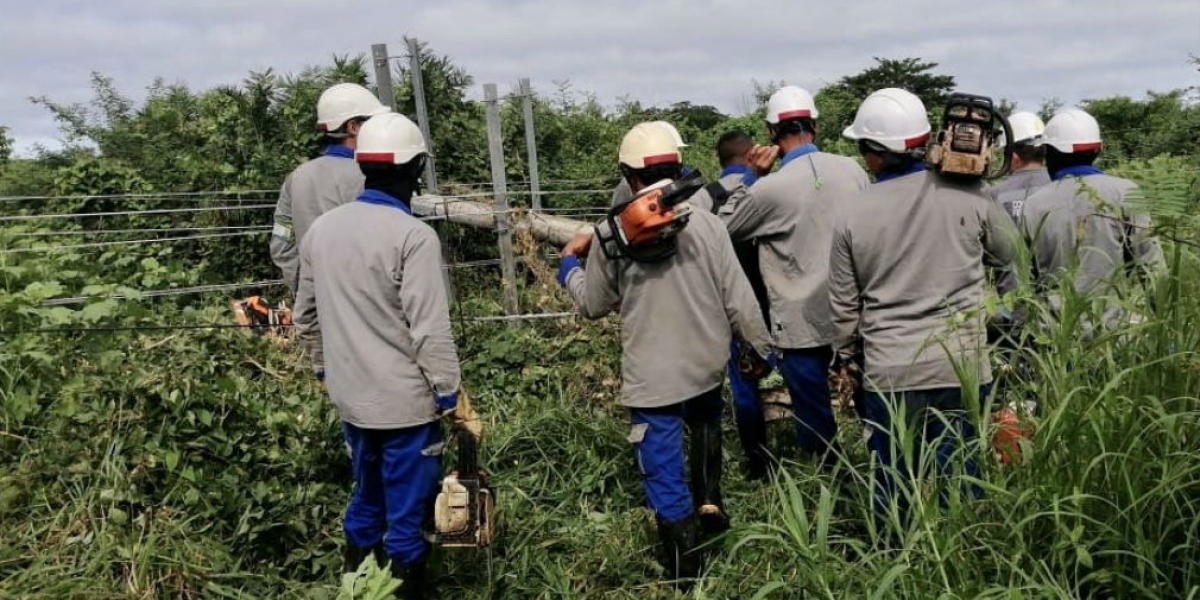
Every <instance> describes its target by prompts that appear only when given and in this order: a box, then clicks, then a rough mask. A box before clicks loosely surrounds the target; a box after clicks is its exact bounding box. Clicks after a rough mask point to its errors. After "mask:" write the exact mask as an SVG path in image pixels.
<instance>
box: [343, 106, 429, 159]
mask: <svg viewBox="0 0 1200 600" xmlns="http://www.w3.org/2000/svg"><path fill="white" fill-rule="evenodd" d="M427 152H428V151H427V150H426V147H425V137H424V136H422V135H421V129H420V128H419V127H417V124H416V123H413V122H412V121H411V120H409V118H408V117H406V116H404V115H401V114H397V113H385V114H382V115H379V116H376V117H372V118H371V120H369V121H367V122H366V123H364V124H363V126H362V129H360V130H359V132H358V149H357V151H355V153H354V159H355V160H357V161H358V162H360V163H376V164H392V165H403V164H407V163H409V162H412V160H413V159H415V158H417V157H419V156H422V155H424V154H426V153H427Z"/></svg>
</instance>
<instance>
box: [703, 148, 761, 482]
mask: <svg viewBox="0 0 1200 600" xmlns="http://www.w3.org/2000/svg"><path fill="white" fill-rule="evenodd" d="M753 147H754V140H753V139H751V137H750V134H748V133H746V132H745V131H741V130H733V131H729V132H726V133H724V134H722V135H721V137H720V138H718V139H717V161H718V162H719V163H720V164H721V176H720V179H719V180H718V181H717V182H714V183H712V184H709V185H708V186H706V187H705V188H704V190H703V192H700V193H697V194H696V196H702V195H707V197H708V201H707V203H708V205H709V210H711V211H712V212H714V213H715V212H717V211H718V210H719V209H720V207H721V205H722V204H723V203H724V202H725V201H726V200H727V199H728V197H729V195H730V194H731V193H732V192H733V190H735V189H736V188H737V187H738V186H739V185H742V184H744V183H745V182H746V181H745V177H746V176H747V175H749V174H750V173H751V167H750V164H749V162H748V156H749V154H750V150H751V149H752V148H753ZM714 196H715V197H716V198H714ZM693 204H698V203H697V202H693ZM733 250H734V252H735V253H736V254H737V259H738V263H739V264H740V265H741V266H742V272H743V273H745V274H746V279H747V280H748V281H749V282H750V288H751V289H753V290H754V297H755V299H756V300H758V306H759V308H760V309H761V311H762V314H763V322H764V323H766V322H770V299H769V298H768V296H767V287H766V284H764V283H763V278H762V271H761V270H760V269H759V264H758V246H756V245H755V243H754V241H753V240H750V241H745V242H738V243H735V244H734V245H733ZM741 355H742V352H741V342H739V341H737V340H734V341H733V344H732V346H731V348H730V353H729V356H730V358H729V367H728V368H727V369H726V371H727V372H728V374H729V390H730V392H731V395H732V397H733V416H734V422H735V423H736V425H737V432H738V439H739V440H740V441H741V443H742V450H743V452H744V453H745V455H746V477H747V478H748V479H750V480H758V481H761V480H764V479H766V478H767V476H768V473H769V471H768V467H769V465H770V464H771V463H770V453H769V452H768V451H767V424H766V421H765V420H764V418H763V407H762V397H761V395H760V394H759V389H758V382H757V381H754V380H751V379H748V378H746V377H743V376H742V375H741V372H740V371H739V369H738V360H739V358H740V357H741Z"/></svg>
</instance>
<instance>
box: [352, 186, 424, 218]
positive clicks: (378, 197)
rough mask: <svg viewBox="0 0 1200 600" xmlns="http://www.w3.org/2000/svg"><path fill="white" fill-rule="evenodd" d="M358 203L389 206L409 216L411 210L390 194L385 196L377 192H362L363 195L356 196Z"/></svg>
mask: <svg viewBox="0 0 1200 600" xmlns="http://www.w3.org/2000/svg"><path fill="white" fill-rule="evenodd" d="M358 201H359V202H366V203H367V204H378V205H380V206H390V207H392V208H398V209H400V210H402V211H404V214H406V215H411V214H412V208H411V207H409V205H407V204H405V203H403V202H401V201H399V200H397V199H396V198H395V197H393V196H391V195H390V194H385V193H383V192H381V191H379V190H363V193H361V194H359V195H358Z"/></svg>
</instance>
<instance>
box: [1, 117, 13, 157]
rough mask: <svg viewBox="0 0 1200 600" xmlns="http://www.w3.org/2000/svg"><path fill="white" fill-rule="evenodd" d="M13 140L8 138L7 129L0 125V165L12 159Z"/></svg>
mask: <svg viewBox="0 0 1200 600" xmlns="http://www.w3.org/2000/svg"><path fill="white" fill-rule="evenodd" d="M12 146H13V140H12V138H10V137H8V128H7V127H5V126H3V125H0V165H2V164H4V163H7V162H8V159H9V158H11V157H12Z"/></svg>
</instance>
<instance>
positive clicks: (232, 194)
mask: <svg viewBox="0 0 1200 600" xmlns="http://www.w3.org/2000/svg"><path fill="white" fill-rule="evenodd" d="M278 193H279V190H242V191H237V190H214V191H211V192H136V193H126V194H64V195H59V196H0V202H22V201H29V200H155V199H165V198H173V199H180V198H185V199H186V198H198V199H204V198H205V197H225V198H234V199H237V198H238V197H241V196H263V195H270V194H278Z"/></svg>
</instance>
